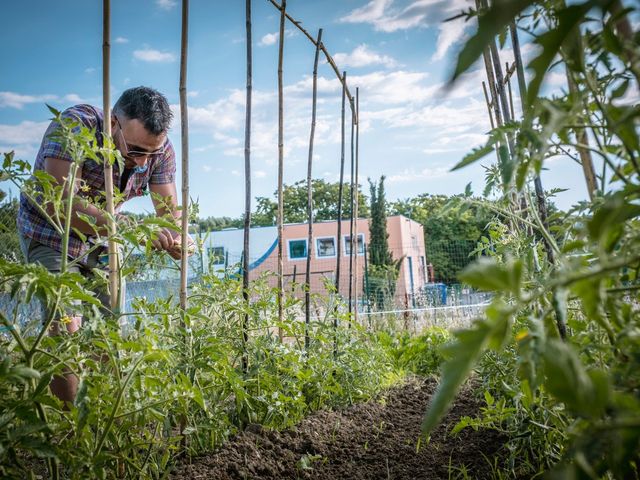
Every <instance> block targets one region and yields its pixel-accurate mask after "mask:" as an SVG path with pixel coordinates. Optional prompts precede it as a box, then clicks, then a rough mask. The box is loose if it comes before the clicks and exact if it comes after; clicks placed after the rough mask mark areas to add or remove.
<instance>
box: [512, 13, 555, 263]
mask: <svg viewBox="0 0 640 480" xmlns="http://www.w3.org/2000/svg"><path fill="white" fill-rule="evenodd" d="M509 30H510V31H511V46H512V47H513V56H514V65H515V69H516V75H517V78H518V89H519V91H520V105H521V108H522V113H523V115H524V113H525V111H526V108H527V106H526V97H527V82H526V80H525V77H524V65H523V64H522V55H521V54H520V40H519V39H518V30H517V26H516V22H515V20H514V21H512V22H511V23H510V25H509ZM511 109H512V110H513V104H512V107H511ZM533 186H534V189H535V193H536V206H537V208H538V215H539V216H540V221H541V222H542V225H543V226H544V228H548V227H549V222H548V221H547V217H548V215H547V202H546V199H545V196H544V189H543V188H542V179H541V178H540V175H539V174H537V173H536V175H535V176H534V177H533ZM542 242H543V245H544V249H545V253H546V254H547V260H548V261H549V263H550V264H551V265H553V264H554V263H555V254H554V253H553V248H552V247H551V245H550V244H549V242H548V241H547V239H546V238H544V237H543V239H542Z"/></svg>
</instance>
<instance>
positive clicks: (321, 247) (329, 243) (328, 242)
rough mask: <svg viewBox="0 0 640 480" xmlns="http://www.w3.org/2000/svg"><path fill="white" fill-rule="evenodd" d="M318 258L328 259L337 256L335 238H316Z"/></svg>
mask: <svg viewBox="0 0 640 480" xmlns="http://www.w3.org/2000/svg"><path fill="white" fill-rule="evenodd" d="M316 256H317V257H318V258H327V257H335V256H336V239H335V238H334V237H319V238H316Z"/></svg>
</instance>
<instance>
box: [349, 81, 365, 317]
mask: <svg viewBox="0 0 640 480" xmlns="http://www.w3.org/2000/svg"><path fill="white" fill-rule="evenodd" d="M359 97H360V89H359V88H358V87H356V118H360V98H359ZM359 136H360V123H359V122H358V123H356V160H355V163H356V177H355V181H354V185H355V188H356V191H355V192H354V194H353V196H354V197H353V198H354V203H355V205H354V207H353V210H354V214H353V218H354V219H355V220H354V224H355V237H356V239H355V245H356V251H355V253H354V261H353V264H354V272H353V283H354V287H353V290H354V300H355V306H356V308H355V311H354V321H355V323H356V325H357V324H358V285H359V279H358V194H359V192H360V189H359V188H358V166H359V165H358V150H359V148H358V140H359ZM363 246H364V245H363ZM352 250H353V249H352Z"/></svg>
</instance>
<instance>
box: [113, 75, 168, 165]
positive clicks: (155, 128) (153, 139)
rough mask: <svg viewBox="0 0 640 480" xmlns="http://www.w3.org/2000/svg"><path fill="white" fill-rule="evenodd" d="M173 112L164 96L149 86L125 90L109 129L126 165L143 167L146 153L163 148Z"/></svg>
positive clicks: (152, 152) (145, 161)
mask: <svg viewBox="0 0 640 480" xmlns="http://www.w3.org/2000/svg"><path fill="white" fill-rule="evenodd" d="M172 116H173V114H172V112H171V109H170V108H169V103H168V102H167V99H166V98H165V97H164V95H162V94H161V93H159V92H158V91H156V90H153V89H152V88H148V87H135V88H130V89H129V90H125V91H124V93H123V94H122V95H121V96H120V98H119V99H118V101H117V102H116V104H115V105H114V107H113V115H112V119H111V129H112V132H113V137H114V141H115V143H116V147H117V148H118V150H120V152H121V153H122V155H123V156H124V157H125V165H126V166H127V167H128V168H137V169H138V170H141V171H144V170H145V169H146V164H147V161H148V160H149V155H151V154H154V153H158V152H159V151H161V150H162V148H163V146H164V143H165V140H166V137H167V131H168V130H169V126H170V125H171V118H172Z"/></svg>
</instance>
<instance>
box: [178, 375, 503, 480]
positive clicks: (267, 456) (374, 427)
mask: <svg viewBox="0 0 640 480" xmlns="http://www.w3.org/2000/svg"><path fill="white" fill-rule="evenodd" d="M435 388H436V381H435V380H432V379H421V378H413V379H411V380H410V381H408V382H406V383H405V384H403V385H401V386H398V387H395V388H393V389H391V390H389V391H387V392H386V393H385V394H384V395H382V396H380V397H379V398H378V399H376V400H373V401H370V402H366V403H361V404H356V405H353V406H351V407H348V408H345V409H343V410H339V411H320V412H317V413H315V414H313V415H311V416H309V417H308V418H306V419H304V420H303V421H302V422H300V423H299V424H298V425H297V426H296V427H295V428H291V429H288V430H284V431H281V432H278V431H270V430H266V429H263V428H262V427H261V426H259V425H250V426H249V427H248V428H247V429H246V430H245V431H244V432H242V433H241V434H239V435H237V436H236V437H234V438H232V439H230V440H229V441H228V442H227V443H226V444H225V445H224V446H223V447H222V448H220V449H219V450H218V451H216V452H214V453H212V454H209V455H205V456H201V457H198V458H193V459H191V461H185V462H183V463H182V464H180V465H178V466H176V468H175V469H174V471H173V475H172V478H174V479H186V478H189V479H205V478H206V479H241V478H251V479H285V478H309V479H310V478H313V479H342V478H345V479H346V478H348V479H373V478H384V479H386V478H393V479H417V478H429V479H434V478H456V475H457V473H460V474H462V472H463V470H464V469H466V472H468V474H469V476H470V477H472V478H489V477H490V472H491V470H492V468H491V465H490V464H489V461H491V462H492V463H493V462H494V459H495V458H496V457H497V456H500V454H501V449H502V445H503V443H504V438H503V437H501V436H500V434H498V433H497V432H495V431H490V430H481V431H473V430H472V429H465V430H463V431H462V432H461V433H460V434H458V435H457V436H455V437H454V436H451V435H450V434H449V432H450V430H451V428H452V427H453V425H455V424H456V423H457V421H458V420H459V419H460V418H461V417H463V416H472V415H475V414H476V413H477V412H478V410H479V408H480V405H481V403H480V401H479V400H477V399H476V398H474V395H473V390H472V389H471V388H470V387H468V386H467V387H465V388H464V389H463V391H462V392H461V394H460V395H459V396H458V398H457V400H456V401H455V403H454V404H453V406H452V409H451V411H450V412H449V414H448V415H447V416H446V417H445V419H444V421H443V422H442V424H441V425H440V426H439V427H438V428H437V429H436V430H435V431H434V432H433V433H432V435H431V441H430V442H429V443H428V444H426V443H424V442H423V443H422V444H421V445H418V443H417V442H418V438H419V434H420V425H421V422H422V418H423V415H424V412H425V409H426V406H427V404H428V402H429V399H430V397H431V396H432V394H433V392H434V390H435ZM485 457H486V458H485ZM487 459H488V460H489V461H488V460H487ZM461 477H462V475H461Z"/></svg>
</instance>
